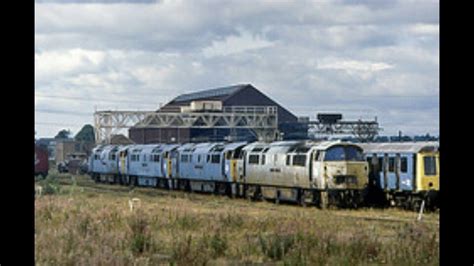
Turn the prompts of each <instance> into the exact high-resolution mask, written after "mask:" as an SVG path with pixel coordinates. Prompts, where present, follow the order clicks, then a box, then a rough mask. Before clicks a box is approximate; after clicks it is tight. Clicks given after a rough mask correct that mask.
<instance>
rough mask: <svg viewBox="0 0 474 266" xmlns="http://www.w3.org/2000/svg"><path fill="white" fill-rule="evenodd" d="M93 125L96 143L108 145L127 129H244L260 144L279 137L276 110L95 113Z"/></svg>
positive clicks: (228, 108)
mask: <svg viewBox="0 0 474 266" xmlns="http://www.w3.org/2000/svg"><path fill="white" fill-rule="evenodd" d="M94 121H95V122H94V123H95V134H96V142H97V143H110V138H111V136H112V135H113V134H116V133H117V132H118V131H120V130H122V129H126V128H130V127H137V128H230V129H231V130H232V129H238V128H245V129H250V130H251V131H252V132H254V134H255V135H256V136H257V138H258V139H259V140H262V141H272V140H274V139H275V138H276V137H277V136H278V115H277V107H276V106H226V107H224V108H223V109H222V111H221V112H181V113H177V112H176V113H174V112H153V111H97V112H95V113H94Z"/></svg>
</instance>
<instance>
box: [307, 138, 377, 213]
mask: <svg viewBox="0 0 474 266" xmlns="http://www.w3.org/2000/svg"><path fill="white" fill-rule="evenodd" d="M314 166H315V168H316V169H315V172H317V173H319V174H318V176H319V178H318V181H319V184H318V187H320V188H323V189H325V190H326V191H327V201H328V203H330V204H336V205H340V204H351V205H360V204H361V203H362V202H363V197H364V194H365V193H366V189H367V184H368V182H369V180H368V163H367V162H366V161H365V159H364V155H363V151H362V148H360V147H359V146H357V145H355V144H352V143H338V144H334V145H332V146H330V147H328V148H326V149H325V150H324V151H323V152H321V153H320V154H318V158H317V159H316V163H315V165H314Z"/></svg>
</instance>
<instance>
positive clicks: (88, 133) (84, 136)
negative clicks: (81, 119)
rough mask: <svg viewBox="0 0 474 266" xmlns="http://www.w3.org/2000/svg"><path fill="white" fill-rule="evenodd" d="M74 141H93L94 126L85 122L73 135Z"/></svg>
mask: <svg viewBox="0 0 474 266" xmlns="http://www.w3.org/2000/svg"><path fill="white" fill-rule="evenodd" d="M74 139H75V140H76V141H86V142H95V134H94V127H92V126H91V125H89V124H87V125H84V126H83V127H82V129H81V130H80V131H79V133H77V134H76V136H75V137H74Z"/></svg>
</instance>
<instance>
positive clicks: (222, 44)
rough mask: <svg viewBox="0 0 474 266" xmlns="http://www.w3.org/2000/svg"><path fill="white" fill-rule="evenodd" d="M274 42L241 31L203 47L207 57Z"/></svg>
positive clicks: (261, 46)
mask: <svg viewBox="0 0 474 266" xmlns="http://www.w3.org/2000/svg"><path fill="white" fill-rule="evenodd" d="M273 45H274V43H273V42H269V41H267V40H265V39H262V38H261V37H260V36H252V35H250V33H248V32H241V34H240V35H239V36H229V37H227V38H226V39H225V40H223V41H213V42H212V45H211V46H209V47H206V48H204V49H203V54H204V56H205V57H213V56H221V55H222V56H226V55H231V54H237V53H242V52H245V51H249V50H255V49H260V48H265V47H270V46H273Z"/></svg>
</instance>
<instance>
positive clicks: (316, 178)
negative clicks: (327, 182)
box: [309, 150, 324, 187]
mask: <svg viewBox="0 0 474 266" xmlns="http://www.w3.org/2000/svg"><path fill="white" fill-rule="evenodd" d="M322 158H323V152H321V151H319V150H316V151H314V152H313V156H311V160H312V162H311V163H310V167H311V171H310V178H309V180H310V182H313V183H315V184H316V185H317V186H318V187H324V184H323V182H324V181H323V178H322V173H321V167H322Z"/></svg>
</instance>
